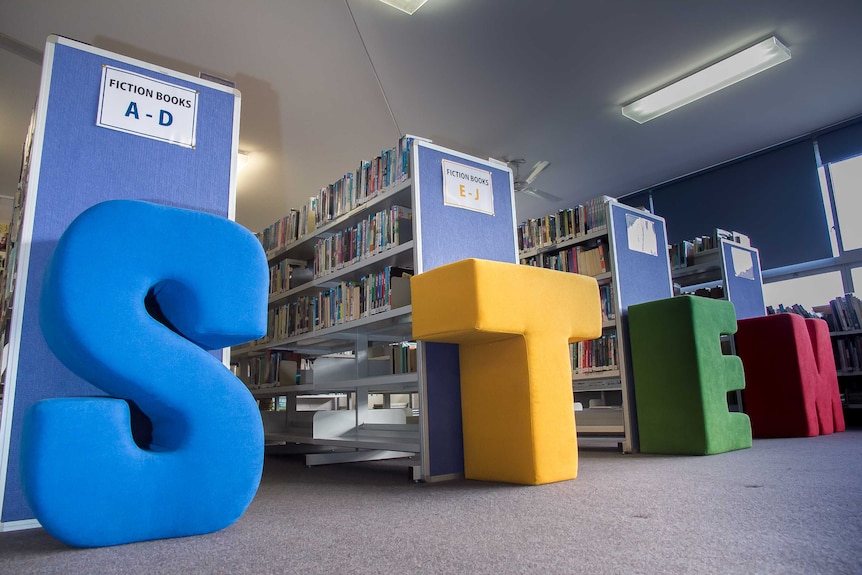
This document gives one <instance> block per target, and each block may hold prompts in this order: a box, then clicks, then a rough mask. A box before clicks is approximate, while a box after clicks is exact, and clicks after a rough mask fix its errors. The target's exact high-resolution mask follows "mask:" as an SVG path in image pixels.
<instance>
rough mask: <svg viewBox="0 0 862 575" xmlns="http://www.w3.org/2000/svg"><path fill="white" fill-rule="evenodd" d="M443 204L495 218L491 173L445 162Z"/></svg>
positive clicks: (448, 161)
mask: <svg viewBox="0 0 862 575" xmlns="http://www.w3.org/2000/svg"><path fill="white" fill-rule="evenodd" d="M443 204H444V205H447V206H452V207H455V208H463V209H465V210H473V211H474V212H482V213H483V214H489V215H492V216H493V215H494V188H493V186H492V185H491V172H489V171H487V170H480V169H478V168H474V167H472V166H465V165H464V164H459V163H456V162H452V161H450V160H443Z"/></svg>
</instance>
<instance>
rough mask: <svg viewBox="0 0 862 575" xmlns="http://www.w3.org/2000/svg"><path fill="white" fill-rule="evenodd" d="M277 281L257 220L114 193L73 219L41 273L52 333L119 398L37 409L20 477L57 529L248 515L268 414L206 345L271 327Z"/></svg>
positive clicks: (144, 526) (157, 531) (182, 530)
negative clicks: (249, 225)
mask: <svg viewBox="0 0 862 575" xmlns="http://www.w3.org/2000/svg"><path fill="white" fill-rule="evenodd" d="M268 281H269V269H268V267H267V263H266V256H265V255H264V253H263V249H262V248H261V246H260V243H259V242H258V241H257V239H256V238H255V237H254V235H252V234H251V233H250V232H248V231H247V230H246V229H245V228H242V227H241V226H239V225H238V224H235V223H233V222H231V221H229V220H227V219H224V218H220V217H217V216H213V215H209V214H204V213H202V212H198V211H191V210H183V209H178V208H173V207H167V206H161V205H156V204H151V203H147V202H137V201H128V200H117V201H109V202H104V203H101V204H98V205H96V206H95V207H93V208H90V209H89V210H87V211H85V212H84V213H83V214H81V216H80V217H78V218H77V219H76V220H75V221H74V222H73V223H72V224H71V225H70V226H69V228H68V230H67V231H66V232H65V233H64V234H63V236H62V237H61V239H60V241H59V243H58V244H57V247H56V249H55V250H54V255H53V258H52V260H51V262H50V264H49V267H48V269H47V271H46V272H45V275H44V282H43V288H42V298H41V301H40V319H41V327H42V332H43V333H44V336H45V339H46V340H47V342H48V344H49V346H50V348H51V350H52V351H53V352H54V354H55V355H56V356H57V357H58V358H59V359H60V360H61V361H62V362H63V364H64V365H66V366H67V367H68V368H69V369H70V370H71V371H72V372H74V373H75V374H76V375H78V376H79V377H81V378H83V379H84V380H86V381H89V382H90V383H92V384H93V385H95V386H96V387H98V388H99V389H101V390H103V391H105V392H107V393H108V394H109V395H110V396H112V398H105V397H98V398H86V397H78V398H62V399H47V400H43V401H40V402H37V403H35V404H34V405H32V406H31V407H30V408H29V410H28V412H27V414H26V417H25V419H24V426H23V434H22V440H21V444H22V451H21V453H22V457H21V476H22V483H23V485H24V491H25V494H26V495H27V499H28V501H29V502H30V505H31V507H32V509H33V510H34V512H35V514H36V518H37V519H38V520H39V521H40V522H41V523H42V525H43V526H44V527H45V529H46V530H47V531H48V532H49V533H51V534H52V535H54V536H55V537H57V538H58V539H60V540H61V541H63V542H65V543H67V544H69V545H74V546H80V547H92V546H101V545H116V544H122V543H130V542H134V541H142V540H147V539H157V538H164V537H179V536H186V535H195V534H200V533H208V532H211V531H215V530H218V529H221V528H223V527H226V526H228V525H230V524H231V523H233V522H234V521H235V520H236V519H237V518H239V516H240V515H241V514H242V513H243V511H245V509H246V507H247V506H248V504H249V503H250V502H251V500H252V498H253V497H254V494H255V492H256V491H257V487H258V484H259V482H260V476H261V471H262V469H263V447H264V438H263V426H262V423H261V419H260V413H259V410H258V408H257V404H256V402H255V401H254V399H253V398H252V396H251V394H250V393H249V392H248V390H247V389H246V387H245V386H244V385H243V384H242V382H240V381H239V380H238V379H237V378H236V377H235V376H234V375H233V374H232V373H231V372H230V371H229V370H228V369H227V368H226V367H225V366H224V364H222V363H221V362H220V361H219V360H218V359H216V358H215V357H213V356H212V355H211V354H209V353H207V351H205V350H212V349H219V348H222V347H227V346H231V345H237V344H239V343H242V342H245V341H248V340H251V339H256V338H258V337H261V336H262V335H264V334H265V333H266V309H267V290H268ZM156 318H160V319H161V321H158V320H157V319H156ZM53 383H55V384H57V385H64V384H65V383H66V382H65V381H63V380H58V381H54V382H53ZM113 398H118V399H113ZM124 400H126V401H128V402H129V403H127V402H126V401H124ZM130 404H133V406H134V407H133V409H132V410H131V413H130ZM141 414H143V415H141Z"/></svg>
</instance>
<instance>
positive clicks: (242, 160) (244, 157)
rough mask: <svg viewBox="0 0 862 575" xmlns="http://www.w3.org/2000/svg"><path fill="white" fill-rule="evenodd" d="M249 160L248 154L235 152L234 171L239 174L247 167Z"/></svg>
mask: <svg viewBox="0 0 862 575" xmlns="http://www.w3.org/2000/svg"><path fill="white" fill-rule="evenodd" d="M250 159H251V158H249V154H248V152H237V153H236V171H237V173H239V172H241V171H242V169H243V168H244V167H246V166H247V165H248V161H249V160H250Z"/></svg>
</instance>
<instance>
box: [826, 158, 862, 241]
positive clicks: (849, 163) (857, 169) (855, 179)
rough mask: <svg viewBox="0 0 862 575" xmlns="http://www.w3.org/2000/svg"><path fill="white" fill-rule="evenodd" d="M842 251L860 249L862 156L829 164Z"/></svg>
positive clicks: (861, 234)
mask: <svg viewBox="0 0 862 575" xmlns="http://www.w3.org/2000/svg"><path fill="white" fill-rule="evenodd" d="M829 173H830V175H831V176H832V192H833V194H834V196H835V208H836V211H837V213H838V229H839V231H840V233H841V241H842V243H843V247H844V251H848V250H855V249H858V248H862V226H860V225H859V224H860V222H859V219H860V215H862V156H856V157H855V158H850V159H848V160H844V161H842V162H836V163H834V164H829Z"/></svg>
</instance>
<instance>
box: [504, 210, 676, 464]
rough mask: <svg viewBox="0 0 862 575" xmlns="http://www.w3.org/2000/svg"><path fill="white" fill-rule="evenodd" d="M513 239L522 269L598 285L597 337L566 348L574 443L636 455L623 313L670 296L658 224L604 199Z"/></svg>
mask: <svg viewBox="0 0 862 575" xmlns="http://www.w3.org/2000/svg"><path fill="white" fill-rule="evenodd" d="M518 239H519V248H520V254H519V255H520V262H521V264H523V265H535V266H539V267H545V268H550V269H556V270H559V271H561V272H568V273H582V274H585V275H590V276H592V277H594V278H596V281H597V282H598V284H599V290H600V296H601V305H602V336H601V337H600V338H599V339H596V340H592V341H587V342H579V343H575V344H572V345H571V350H572V368H573V369H572V392H573V394H574V399H575V403H576V405H575V409H576V411H575V421H576V426H577V433H578V442H579V443H590V442H595V441H600V442H608V441H611V442H614V443H617V444H618V446H619V447H620V449H621V450H622V451H624V452H635V451H637V449H638V443H637V418H636V413H635V408H634V387H633V385H634V384H633V381H632V377H631V373H632V371H631V359H630V353H629V350H628V329H627V309H628V306H629V305H633V304H636V303H641V302H643V301H650V300H655V299H662V298H667V297H671V295H672V289H671V282H670V266H669V263H668V261H667V258H666V257H665V254H664V248H665V246H666V245H667V233H666V228H665V223H664V220H663V219H662V218H661V217H659V216H655V215H653V214H649V213H647V212H642V211H640V210H636V209H634V208H630V207H628V206H625V205H623V204H620V203H618V202H616V201H615V200H613V199H612V198H608V197H606V196H602V197H599V198H595V199H593V200H590V201H589V202H587V203H585V204H583V205H580V206H576V207H574V208H570V209H566V210H560V211H558V212H556V213H555V214H549V215H547V216H544V217H542V218H535V219H530V220H527V221H526V222H523V223H522V224H521V225H520V226H519V227H518Z"/></svg>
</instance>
